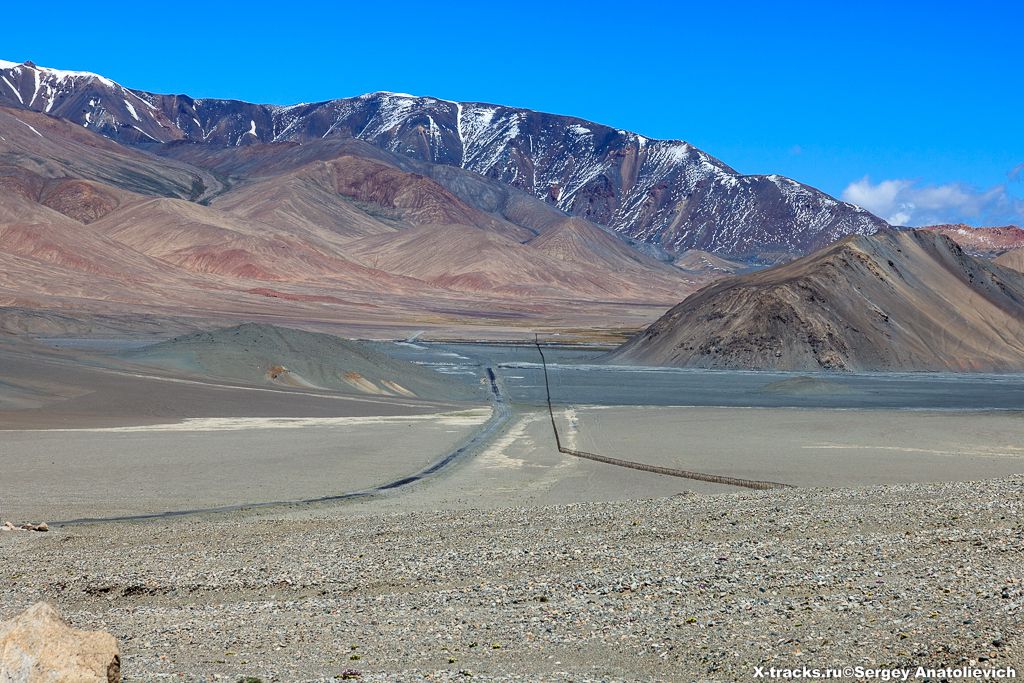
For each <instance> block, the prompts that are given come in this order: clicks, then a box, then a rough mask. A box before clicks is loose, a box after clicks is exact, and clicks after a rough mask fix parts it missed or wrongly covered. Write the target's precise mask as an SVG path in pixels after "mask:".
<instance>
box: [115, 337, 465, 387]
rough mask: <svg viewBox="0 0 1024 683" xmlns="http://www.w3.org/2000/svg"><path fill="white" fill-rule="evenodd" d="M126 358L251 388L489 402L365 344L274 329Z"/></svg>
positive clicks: (190, 340)
mask: <svg viewBox="0 0 1024 683" xmlns="http://www.w3.org/2000/svg"><path fill="white" fill-rule="evenodd" d="M123 356H124V357H125V358H126V359H128V360H130V361H132V362H134V363H139V364H145V365H151V366H157V367H164V368H171V369H175V370H184V371H186V372H189V373H193V374H201V375H204V376H207V377H213V378H221V379H229V380H235V381H240V382H245V383H247V384H273V385H277V386H282V387H291V388H295V389H312V390H317V389H329V390H332V391H341V392H343V393H356V394H371V395H380V396H404V397H408V398H424V399H443V400H469V399H473V398H480V397H481V396H483V393H482V391H481V390H480V388H479V387H478V386H476V385H474V384H472V383H469V382H465V381H462V380H459V379H456V378H453V377H451V376H447V375H442V374H440V373H437V372H434V371H433V370H430V369H427V368H424V367H422V366H419V365H416V364H414V363H409V362H406V361H400V360H396V359H394V358H391V357H389V356H386V355H384V354H383V353H380V352H378V351H375V350H373V349H371V348H369V347H368V346H367V345H366V344H363V343H360V342H354V341H349V340H346V339H341V338H340V337H336V336H334V335H330V334H320V333H317V332H306V331H303V330H296V329H291V328H286V327H278V326H275V325H260V324H253V323H247V324H244V325H238V326H236V327H229V328H222V329H217V330H212V331H208V332H207V331H204V332H193V333H191V334H186V335H183V336H180V337H175V338H174V339H169V340H167V341H163V342H160V343H158V344H153V345H152V346H147V347H143V348H141V349H135V350H132V351H127V352H124V354H123Z"/></svg>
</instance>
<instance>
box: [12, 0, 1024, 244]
mask: <svg viewBox="0 0 1024 683" xmlns="http://www.w3.org/2000/svg"><path fill="white" fill-rule="evenodd" d="M50 9H51V10H53V11H52V12H50V13H49V18H48V19H47V20H46V21H45V22H44V25H45V29H44V28H43V27H42V26H41V25H40V16H39V11H38V8H37V7H33V6H32V5H31V3H18V4H13V3H11V4H9V5H8V6H6V7H5V8H4V11H3V17H4V23H5V24H7V25H8V26H12V27H22V28H24V29H25V30H19V31H9V32H5V36H4V40H3V43H2V44H0V59H8V60H14V61H23V60H26V59H31V60H33V61H35V62H36V63H38V64H40V65H44V66H52V67H58V68H65V69H79V70H88V71H95V72H99V73H102V74H104V75H106V76H109V77H111V78H113V79H115V80H117V81H119V82H121V83H122V84H124V85H126V86H129V87H135V88H141V89H144V90H151V91H155V92H184V93H188V94H190V95H193V96H196V97H231V98H238V99H245V100H250V101H258V102H270V103H280V104H285V103H293V102H300V101H315V100H322V99H330V98H334V97H343V96H350V95H356V94H360V93H363V92H369V91H374V90H393V91H398V92H409V93H414V94H422V95H433V96H436V97H443V98H447V99H458V100H477V101H486V102H496V103H501V104H509V105H516V106H523V107H528V108H532V109H538V110H543V111H550V112H555V113H560V114H571V115H575V116H580V117H582V118H586V119H590V120H593V121H597V122H600V123H606V124H609V125H613V126H616V127H620V128H626V129H629V130H634V131H637V132H639V133H643V134H644V135H648V136H650V137H658V138H679V139H684V140H687V141H689V142H691V143H693V144H695V145H697V146H698V147H700V148H702V149H704V150H705V151H707V152H709V153H710V154H713V155H714V156H717V157H719V158H720V159H722V160H723V161H725V162H726V163H728V164H730V165H731V166H733V167H734V168H736V169H737V170H739V171H741V172H744V173H782V174H784V175H788V176H790V177H793V178H795V179H797V180H800V181H801V182H805V183H808V184H811V185H814V186H816V187H819V188H821V189H823V190H825V191H826V192H829V193H831V194H833V195H836V196H843V197H845V198H849V199H851V200H853V201H857V202H858V203H860V204H862V205H864V206H866V207H867V208H869V209H871V210H873V211H875V212H876V213H879V214H880V215H882V216H883V217H885V218H889V219H893V220H895V221H896V222H900V223H907V224H924V223H929V222H936V221H965V222H969V223H974V224H996V223H1006V222H1012V221H1016V222H1019V223H1024V172H1022V171H1024V131H1022V130H1021V123H1022V115H1021V114H1022V112H1024V76H1022V60H1021V54H1022V50H1021V47H1020V45H1021V29H1022V27H1024V9H1022V5H1021V4H1020V3H1015V2H1004V3H996V2H984V1H980V2H979V1H975V2H970V3H964V2H956V3H954V2H948V3H947V2H942V1H938V2H928V3H912V2H903V3H893V2H887V3H872V2H858V3H824V2H817V3H799V2H789V3H765V2H757V3H753V2H751V3H746V2H735V3H707V2H702V3H695V4H692V5H691V4H688V3H670V2H665V3H652V2H640V1H637V2H629V3H600V2H588V3H580V2H551V1H548V2H532V1H530V0H526V1H521V2H516V3H469V2H467V3H437V2H426V1H420V2H402V1H394V2H387V3H383V2H360V3H353V4H348V3H317V2H305V3H287V2H276V3H261V2H248V3H210V4H192V5H189V4H185V5H174V6H173V7H171V8H170V9H168V6H165V5H159V6H157V5H154V6H153V9H149V8H147V7H146V5H145V3H142V4H140V3H133V4H130V5H124V6H119V5H111V6H109V7H107V6H104V8H103V9H102V10H101V9H99V7H98V6H95V5H89V4H84V5H79V4H75V5H70V4H69V6H68V7H64V8H60V9H59V11H58V10H57V8H56V6H53V5H51V6H50Z"/></svg>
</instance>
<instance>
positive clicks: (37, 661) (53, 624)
mask: <svg viewBox="0 0 1024 683" xmlns="http://www.w3.org/2000/svg"><path fill="white" fill-rule="evenodd" d="M120 680H121V658H120V655H119V654H118V650H117V641H116V640H115V639H114V636H112V635H110V634H109V633H105V632H103V631H79V630H77V629H74V628H71V626H69V625H68V623H67V622H65V621H64V620H63V619H61V617H60V615H59V614H57V611H56V610H55V609H54V608H53V607H51V606H50V605H48V604H47V603H45V602H40V603H37V604H35V605H33V606H32V607H29V608H28V609H27V610H25V611H24V612H22V613H21V614H20V615H18V616H17V617H15V618H14V619H12V620H10V621H8V622H6V623H3V624H0V681H3V682H4V683H53V682H54V681H61V682H62V683H120Z"/></svg>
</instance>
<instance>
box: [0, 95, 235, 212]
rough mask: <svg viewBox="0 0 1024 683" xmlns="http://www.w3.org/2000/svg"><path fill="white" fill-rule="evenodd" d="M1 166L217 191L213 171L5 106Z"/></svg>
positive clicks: (166, 193)
mask: <svg viewBox="0 0 1024 683" xmlns="http://www.w3.org/2000/svg"><path fill="white" fill-rule="evenodd" d="M0 167H3V168H4V169H5V173H4V175H7V176H10V175H13V173H12V170H11V169H21V170H23V171H26V172H29V173H30V174H33V175H35V176H41V177H43V178H58V179H59V178H75V179H79V180H87V181H91V182H96V183H102V184H104V185H109V186H111V187H114V188H118V189H120V190H127V191H129V192H133V193H138V194H143V195H154V196H160V197H181V198H184V199H194V200H201V199H203V198H204V197H206V196H208V195H210V194H212V193H215V192H218V191H220V189H221V182H220V181H219V180H218V179H217V178H216V177H215V176H214V174H212V173H210V172H209V171H206V170H204V169H198V168H195V167H192V166H190V165H188V164H184V163H182V162H180V161H176V160H174V159H160V158H159V157H156V156H154V155H152V154H148V153H146V152H143V151H140V150H138V149H135V148H131V147H124V146H122V145H119V144H117V143H115V142H113V141H111V140H108V139H106V138H104V137H102V136H100V135H96V134H95V133H93V132H90V131H89V130H88V129H85V128H82V127H81V126H75V125H73V124H71V123H69V122H67V121H63V120H61V119H56V118H53V117H51V116H47V115H45V114H39V113H36V112H32V111H24V110H17V109H8V108H5V107H0Z"/></svg>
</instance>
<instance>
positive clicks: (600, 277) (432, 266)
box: [347, 225, 692, 301]
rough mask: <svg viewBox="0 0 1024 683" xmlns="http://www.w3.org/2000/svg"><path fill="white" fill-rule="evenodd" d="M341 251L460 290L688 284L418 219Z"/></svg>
mask: <svg viewBox="0 0 1024 683" xmlns="http://www.w3.org/2000/svg"><path fill="white" fill-rule="evenodd" d="M595 229H596V228H595ZM347 253H348V254H350V255H351V256H352V257H353V258H358V259H360V261H361V262H362V263H363V264H364V265H367V266H370V267H373V268H379V269H382V270H387V271H389V272H395V273H403V274H406V275H409V276H411V277H415V278H418V279H420V280H424V281H426V282H429V283H431V284H434V285H437V286H441V287H446V288H451V289H456V290H459V291H464V292H477V293H485V292H496V293H502V294H505V295H517V296H519V295H529V296H533V297H543V298H587V299H591V300H593V299H599V300H615V301H635V300H646V301H657V300H659V299H664V298H665V297H666V296H671V295H672V293H673V292H680V291H686V290H688V289H691V288H692V285H691V284H690V283H689V282H688V281H686V280H684V279H682V278H679V277H668V276H663V275H661V274H660V273H658V272H657V271H645V272H644V273H643V274H638V273H636V272H618V271H615V270H613V269H611V268H610V267H608V266H607V265H605V264H601V263H597V264H595V263H592V262H590V260H577V259H574V258H573V259H569V260H563V259H560V258H556V257H555V256H552V255H551V254H549V253H545V251H544V250H542V249H538V248H535V247H534V246H533V245H532V244H530V243H528V244H519V243H518V242H516V241H514V240H512V239H510V238H508V237H505V236H504V235H500V234H496V233H494V232H491V231H488V230H481V229H480V228H475V227H471V226H464V225H424V226H418V227H416V228H413V229H410V230H404V231H402V232H399V233H395V234H392V235H382V236H379V237H369V238H365V239H362V240H357V241H355V242H353V243H351V244H350V245H349V247H348V251H347ZM637 270H640V269H639V268H638V269H637Z"/></svg>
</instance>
